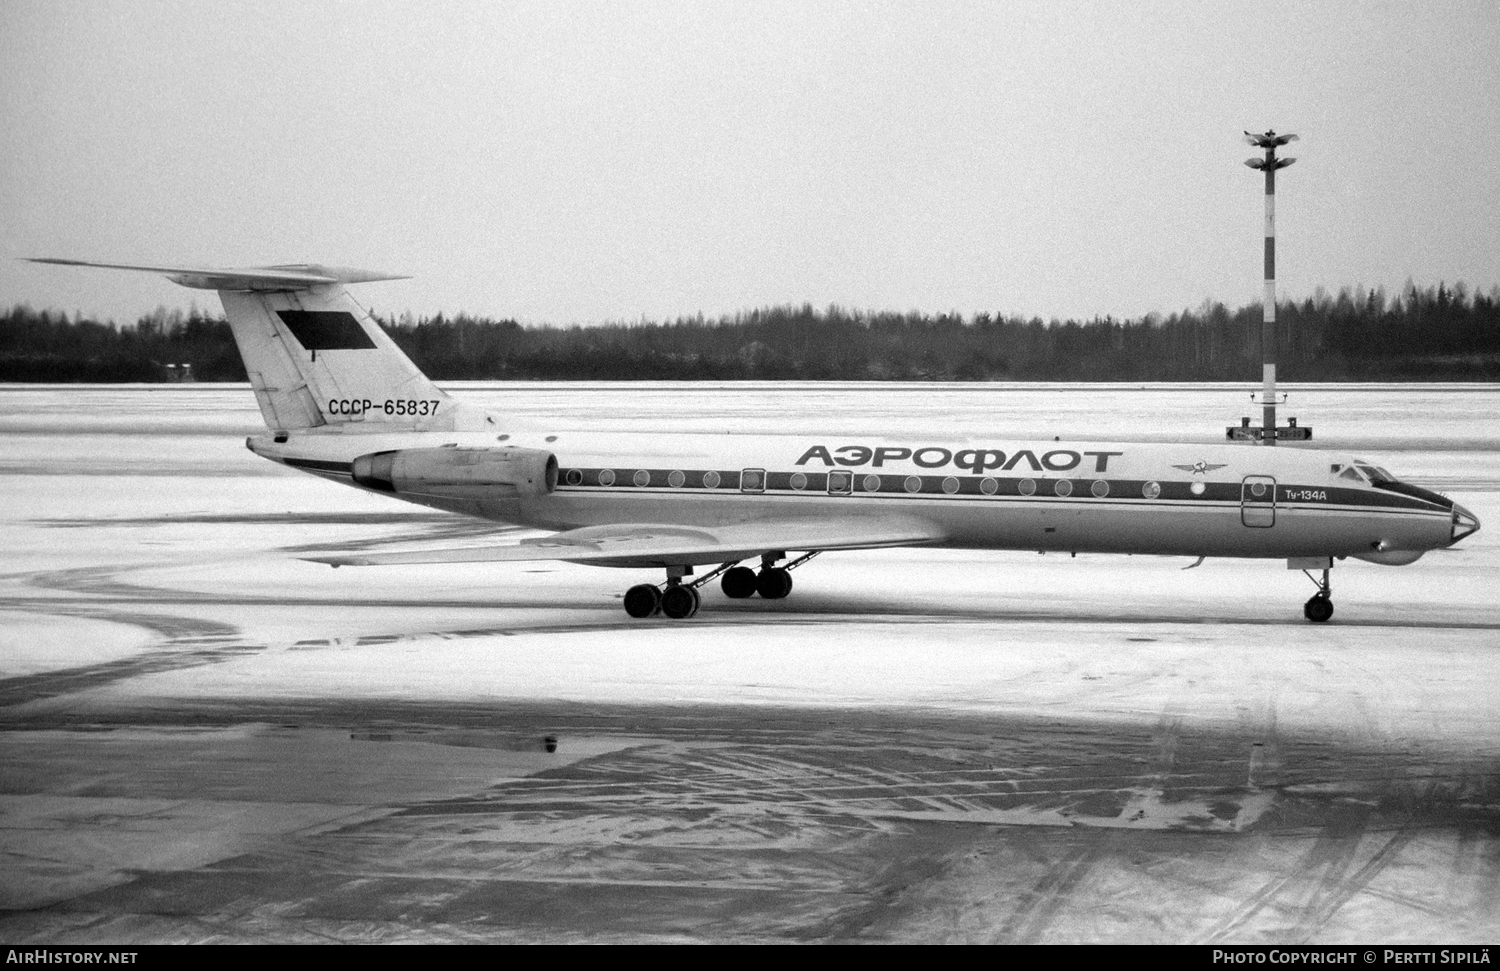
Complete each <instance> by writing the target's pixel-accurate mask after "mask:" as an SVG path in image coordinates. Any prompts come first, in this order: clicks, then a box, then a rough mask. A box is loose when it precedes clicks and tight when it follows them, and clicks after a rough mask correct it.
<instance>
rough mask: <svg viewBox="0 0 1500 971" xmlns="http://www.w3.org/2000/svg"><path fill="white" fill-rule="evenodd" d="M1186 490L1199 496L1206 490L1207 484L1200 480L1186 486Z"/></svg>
mask: <svg viewBox="0 0 1500 971" xmlns="http://www.w3.org/2000/svg"><path fill="white" fill-rule="evenodd" d="M1188 491H1189V492H1191V493H1192V494H1193V495H1195V496H1201V495H1203V493H1205V492H1207V491H1208V486H1206V485H1204V484H1203V483H1201V482H1194V483H1193V484H1192V485H1190V486H1188Z"/></svg>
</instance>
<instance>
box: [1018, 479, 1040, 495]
mask: <svg viewBox="0 0 1500 971" xmlns="http://www.w3.org/2000/svg"><path fill="white" fill-rule="evenodd" d="M1016 488H1017V489H1019V490H1020V491H1021V495H1023V496H1029V495H1032V494H1034V493H1035V492H1036V481H1035V480H1033V479H1022V480H1021V482H1020V484H1019V485H1018V486H1016Z"/></svg>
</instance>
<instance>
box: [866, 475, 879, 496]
mask: <svg viewBox="0 0 1500 971" xmlns="http://www.w3.org/2000/svg"><path fill="white" fill-rule="evenodd" d="M864 487H865V491H866V492H879V491H880V476H878V475H867V476H865V481H864Z"/></svg>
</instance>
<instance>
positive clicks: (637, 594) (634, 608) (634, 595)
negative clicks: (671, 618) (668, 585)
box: [625, 583, 662, 618]
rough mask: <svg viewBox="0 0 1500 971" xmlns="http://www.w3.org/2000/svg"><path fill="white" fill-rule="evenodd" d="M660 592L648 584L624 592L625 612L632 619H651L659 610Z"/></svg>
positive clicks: (638, 585)
mask: <svg viewBox="0 0 1500 971" xmlns="http://www.w3.org/2000/svg"><path fill="white" fill-rule="evenodd" d="M661 599H662V598H661V591H660V590H657V589H656V588H655V587H654V586H652V585H651V584H649V583H642V584H637V585H636V586H633V587H631V588H630V589H629V590H626V591H625V612H626V613H627V614H629V615H630V616H632V617H636V618H641V617H651V616H653V615H655V613H656V612H657V611H658V610H661Z"/></svg>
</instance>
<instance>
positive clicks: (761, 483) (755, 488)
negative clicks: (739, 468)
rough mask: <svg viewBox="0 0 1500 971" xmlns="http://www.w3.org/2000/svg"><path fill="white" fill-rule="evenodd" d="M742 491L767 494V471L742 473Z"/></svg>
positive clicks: (746, 470)
mask: <svg viewBox="0 0 1500 971" xmlns="http://www.w3.org/2000/svg"><path fill="white" fill-rule="evenodd" d="M740 491H741V492H765V491H766V470H765V469H745V470H744V471H743V472H741V473H740Z"/></svg>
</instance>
